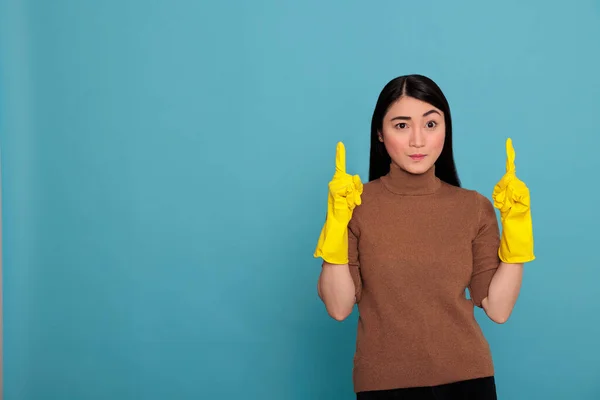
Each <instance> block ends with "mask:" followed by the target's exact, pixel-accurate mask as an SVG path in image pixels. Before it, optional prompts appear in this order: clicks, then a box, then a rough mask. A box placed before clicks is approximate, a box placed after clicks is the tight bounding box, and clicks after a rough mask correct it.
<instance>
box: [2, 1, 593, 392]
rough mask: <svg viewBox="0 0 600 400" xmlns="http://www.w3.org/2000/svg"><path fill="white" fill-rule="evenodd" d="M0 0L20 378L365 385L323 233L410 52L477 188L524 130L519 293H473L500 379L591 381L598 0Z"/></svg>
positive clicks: (102, 385)
mask: <svg viewBox="0 0 600 400" xmlns="http://www.w3.org/2000/svg"><path fill="white" fill-rule="evenodd" d="M0 4H1V5H0V144H1V150H2V191H3V205H2V212H3V219H4V226H3V232H4V242H3V247H4V259H3V261H4V272H3V273H4V288H3V296H4V385H5V386H4V398H5V400H16V399H27V400H34V399H108V398H110V399H134V398H135V399H167V398H168V399H198V398H206V399H209V398H222V399H236V398H248V399H303V400H304V399H327V400H334V399H351V398H353V394H352V383H351V368H352V365H351V362H352V357H353V351H354V338H355V324H356V313H355V314H353V316H352V317H351V318H350V319H349V320H347V321H345V322H343V323H338V322H335V321H334V320H332V319H330V318H329V317H328V316H327V313H326V311H325V309H324V307H323V305H322V304H321V303H320V301H319V299H318V297H317V294H316V282H317V277H318V274H319V270H320V263H319V260H316V259H314V258H313V257H312V252H313V250H314V246H315V243H316V240H317V237H318V234H319V231H320V229H321V224H322V222H323V217H324V213H325V211H326V195H327V183H328V181H329V179H330V177H331V175H332V173H333V169H334V158H335V144H336V142H337V141H339V140H342V141H344V143H345V144H346V148H347V160H348V169H349V172H352V173H358V174H360V175H361V177H363V179H366V177H367V164H368V152H369V144H368V143H369V124H370V117H371V113H372V110H373V107H374V105H375V101H376V98H377V95H378V94H379V91H380V90H381V88H382V87H383V85H384V84H385V83H387V81H388V80H390V79H392V78H394V77H396V76H398V75H402V74H407V73H421V74H425V75H428V76H430V77H431V78H433V79H434V80H436V82H438V84H439V85H440V86H441V87H442V89H443V90H444V91H445V93H446V95H447V97H448V99H449V101H450V104H451V107H452V113H453V116H454V127H455V152H456V159H457V164H458V168H459V173H460V176H461V178H462V180H463V184H464V186H466V187H468V188H471V189H476V190H478V191H480V192H481V193H483V194H485V195H486V196H488V197H489V196H490V195H491V191H492V189H493V186H494V184H495V183H496V182H497V180H498V179H499V178H500V177H501V175H502V173H503V172H504V161H505V148H504V142H505V139H506V138H507V137H509V136H510V137H512V138H513V141H514V146H515V149H516V154H517V159H516V163H517V173H518V174H519V176H520V177H521V179H522V180H524V181H525V182H526V183H527V184H528V186H529V188H530V189H531V193H532V198H533V219H534V228H535V238H536V255H537V260H536V261H535V262H534V263H531V264H529V265H527V267H526V272H525V277H524V284H523V289H522V294H521V297H520V299H519V302H518V303H517V307H516V310H515V312H514V314H513V316H512V317H511V319H510V320H509V322H508V323H507V324H505V325H495V324H493V323H491V322H489V321H488V320H486V318H485V316H484V315H483V314H482V313H481V312H480V311H478V313H477V317H478V319H479V320H480V321H481V323H482V326H483V329H484V330H485V333H486V336H487V338H488V339H489V341H490V343H491V346H492V349H493V355H494V359H495V364H496V369H497V383H498V391H499V398H501V399H528V400H529V399H578V400H582V399H598V398H600V383H599V382H600V380H599V378H600V367H599V366H598V358H599V356H600V345H599V344H598V338H599V337H600V320H599V319H598V315H600V306H599V303H598V301H597V287H598V281H600V269H599V268H598V266H599V265H600V256H599V255H598V254H599V253H598V249H597V239H598V234H597V228H598V222H599V220H600V218H599V214H598V207H597V198H598V197H597V196H598V190H597V172H598V169H599V167H600V161H599V160H598V148H599V146H600V139H599V137H600V135H599V134H600V132H599V130H598V124H597V123H596V122H597V121H596V120H597V116H598V110H599V109H600V74H598V71H600V53H599V52H598V43H599V40H600V3H598V1H592V0H588V1H584V0H581V1H578V2H575V3H570V4H569V3H568V2H553V3H547V2H544V3H540V2H538V3H535V4H533V3H531V4H525V3H523V2H518V1H514V0H513V1H507V2H502V3H501V4H500V3H493V4H484V3H482V2H475V1H471V2H461V3H460V4H457V3H456V2H443V1H433V2H428V3H421V2H416V1H415V2H399V1H374V2H359V1H341V0H335V1H330V2H318V1H315V0H307V1H301V2H300V1H296V2H292V1H274V0H273V1H265V0H258V1H252V2H250V1H245V2H242V1H238V2H232V1H222V2H198V1H191V0H190V1H173V2H158V1H151V2H147V1H141V0H127V1H116V0H111V1H102V2H83V1H74V0H71V1H68V0H56V1H53V2H44V1H37V2H36V1H33V0H30V1H17V0H12V1H11V0H5V1H3V2H2V3H0Z"/></svg>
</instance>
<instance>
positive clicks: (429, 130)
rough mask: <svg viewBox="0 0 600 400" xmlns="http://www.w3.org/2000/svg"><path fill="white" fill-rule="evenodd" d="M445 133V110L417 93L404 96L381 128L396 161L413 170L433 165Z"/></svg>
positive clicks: (383, 139)
mask: <svg viewBox="0 0 600 400" xmlns="http://www.w3.org/2000/svg"><path fill="white" fill-rule="evenodd" d="M445 137H446V124H445V122H444V113H443V112H442V111H441V110H440V109H437V108H435V107H434V106H432V105H431V104H429V103H425V102H423V101H421V100H417V99H415V98H413V97H401V98H400V99H398V100H397V101H396V102H395V103H393V104H392V105H391V106H390V108H389V110H388V112H387V114H386V115H385V117H384V118H383V124H382V129H381V131H380V132H379V140H380V141H381V142H383V144H384V145H385V148H386V150H387V152H388V154H389V155H390V157H391V159H392V162H393V163H394V164H396V165H397V166H398V167H400V168H402V169H403V170H405V171H407V172H410V173H412V174H422V173H424V172H426V171H428V170H429V169H430V168H431V167H432V166H433V164H434V163H435V162H436V160H437V159H438V157H439V156H440V153H441V152H442V148H443V147H444V140H445Z"/></svg>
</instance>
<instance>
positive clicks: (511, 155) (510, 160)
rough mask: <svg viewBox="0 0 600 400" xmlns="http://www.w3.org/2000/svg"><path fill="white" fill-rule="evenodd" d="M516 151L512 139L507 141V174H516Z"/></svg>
mask: <svg viewBox="0 0 600 400" xmlns="http://www.w3.org/2000/svg"><path fill="white" fill-rule="evenodd" d="M515 169H516V167H515V149H514V147H513V145H512V139H511V138H508V139H506V172H515Z"/></svg>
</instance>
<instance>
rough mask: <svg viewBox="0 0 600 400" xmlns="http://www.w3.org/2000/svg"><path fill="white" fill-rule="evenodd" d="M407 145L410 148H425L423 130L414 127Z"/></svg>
mask: <svg viewBox="0 0 600 400" xmlns="http://www.w3.org/2000/svg"><path fill="white" fill-rule="evenodd" d="M409 145H410V146H411V147H416V148H421V147H423V146H425V136H424V135H423V130H422V129H421V128H420V127H418V126H417V127H415V129H413V131H412V132H411V135H410V140H409Z"/></svg>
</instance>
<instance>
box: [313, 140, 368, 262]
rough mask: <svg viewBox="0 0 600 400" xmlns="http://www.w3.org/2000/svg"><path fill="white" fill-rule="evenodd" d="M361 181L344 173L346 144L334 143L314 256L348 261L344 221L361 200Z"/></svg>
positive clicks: (345, 222) (326, 259)
mask: <svg viewBox="0 0 600 400" xmlns="http://www.w3.org/2000/svg"><path fill="white" fill-rule="evenodd" d="M362 191H363V184H362V182H361V181H360V177H359V176H358V175H354V176H352V175H349V174H347V173H346V148H345V147H344V144H343V143H342V142H339V143H338V144H337V150H336V155H335V174H334V175H333V179H332V180H331V181H330V182H329V196H328V202H327V218H326V219H325V224H324V225H323V229H322V230H321V235H320V236H319V241H318V243H317V248H316V250H315V253H314V256H315V257H321V258H322V259H323V260H325V261H327V262H328V263H330V264H347V263H348V223H349V222H350V219H351V218H352V213H353V211H354V208H355V207H356V206H358V205H360V204H361V198H360V196H361V194H362Z"/></svg>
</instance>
